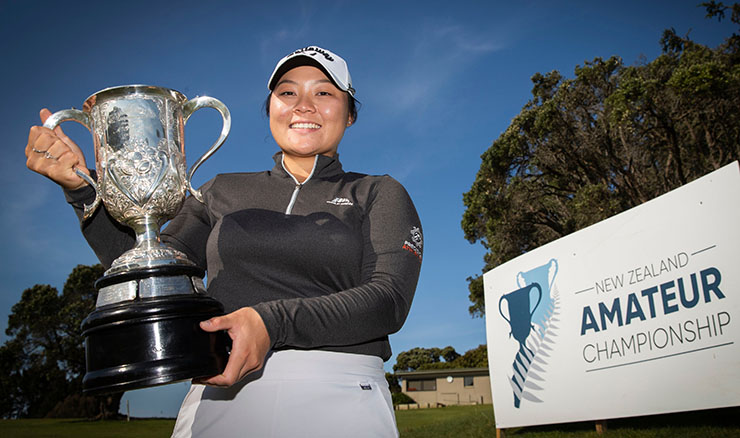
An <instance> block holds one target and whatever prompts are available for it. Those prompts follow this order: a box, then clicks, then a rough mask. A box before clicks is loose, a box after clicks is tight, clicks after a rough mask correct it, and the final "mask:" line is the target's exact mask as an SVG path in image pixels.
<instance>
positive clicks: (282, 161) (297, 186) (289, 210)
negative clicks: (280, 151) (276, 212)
mask: <svg viewBox="0 0 740 438" xmlns="http://www.w3.org/2000/svg"><path fill="white" fill-rule="evenodd" d="M318 162H319V156H318V155H316V156H315V157H314V161H313V168H312V169H311V173H310V174H309V175H308V178H306V180H305V181H303V182H302V183H300V182H298V180H297V179H296V178H295V177H294V176H293V174H292V173H290V172H289V171H288V169H287V168H286V167H285V155H283V156H282V158H281V159H280V164H281V165H282V166H283V170H284V171H285V173H287V174H288V175H290V177H291V178H293V182H294V183H295V187H294V188H293V194H292V195H291V196H290V202H288V208H286V209H285V214H286V215H288V214H291V213H292V212H293V205H295V201H296V199H298V192H299V191H301V187H303V185H304V184H306V183H307V182H308V181H309V180H310V179H311V177H312V176H313V173H314V172H315V171H316V164H317V163H318Z"/></svg>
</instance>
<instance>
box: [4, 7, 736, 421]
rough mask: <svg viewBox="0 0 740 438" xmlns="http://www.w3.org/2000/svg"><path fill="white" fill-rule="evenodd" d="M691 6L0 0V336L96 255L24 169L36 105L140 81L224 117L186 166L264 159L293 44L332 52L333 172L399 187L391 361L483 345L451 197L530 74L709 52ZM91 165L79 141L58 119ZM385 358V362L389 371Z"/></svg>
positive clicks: (174, 394) (56, 196) (706, 33)
mask: <svg viewBox="0 0 740 438" xmlns="http://www.w3.org/2000/svg"><path fill="white" fill-rule="evenodd" d="M699 2H700V1H699V0H695V1H683V0H680V1H679V0H672V1H648V2H645V1H632V0H628V1H620V2H599V1H559V2H555V1H521V2H508V1H485V2H484V1H458V2H449V1H408V2H406V1H373V2H370V1H331V0H323V1H282V2H265V1H259V2H252V1H212V2H208V5H206V2H202V1H190V0H184V1H179V2H157V1H153V0H150V1H146V2H144V1H138V0H132V1H122V2H101V1H97V2H92V1H76V2H51V1H33V2H32V1H22V0H2V1H0V55H1V56H0V59H2V64H3V67H2V69H1V70H0V75H1V77H2V81H3V83H5V84H6V87H7V88H6V90H5V92H4V98H5V100H4V102H5V103H4V104H3V105H2V106H1V107H0V126H1V127H2V130H1V131H0V132H3V134H4V139H3V142H2V143H0V147H1V148H2V150H3V152H4V156H5V157H6V158H5V159H4V160H2V161H1V162H0V187H3V188H4V189H5V192H6V195H5V197H4V199H3V202H2V208H1V209H0V229H2V230H3V231H4V233H5V245H4V246H3V249H2V251H1V252H0V278H2V279H3V281H2V283H1V284H0V328H2V329H3V333H2V334H1V335H0V341H4V340H5V339H6V337H5V335H4V329H5V327H6V326H7V315H8V313H9V312H10V308H11V306H12V305H13V304H14V303H16V302H17V301H18V299H19V298H20V295H21V293H22V291H23V290H24V289H26V288H29V287H32V286H33V285H34V284H38V283H41V284H51V285H53V286H56V287H57V288H59V289H60V290H61V287H62V285H63V282H64V280H65V279H66V277H67V275H68V274H69V273H70V272H71V270H72V268H73V267H74V266H76V265H77V264H93V263H96V259H95V256H94V255H93V253H92V251H91V250H89V249H88V247H87V246H86V243H85V242H84V240H83V238H82V237H81V235H80V233H79V227H78V224H77V221H76V218H75V216H74V214H73V213H72V211H71V209H70V208H69V207H68V206H67V205H66V203H65V201H64V199H63V196H62V193H61V190H60V189H59V188H58V187H56V186H55V185H54V184H53V183H51V182H50V181H48V180H46V179H45V178H43V177H41V176H38V175H36V174H33V173H32V172H30V171H29V170H27V169H26V167H25V157H24V155H23V149H24V147H25V144H26V140H27V136H28V128H29V127H30V126H31V125H33V124H37V123H38V110H39V109H40V108H42V107H44V106H46V107H49V108H50V109H51V110H52V111H56V110H60V109H65V108H70V107H73V106H74V107H77V108H80V107H81V106H82V102H83V101H84V100H85V98H86V97H87V96H89V95H91V94H93V93H95V92H96V91H98V90H100V89H103V88H107V87H110V86H115V85H125V84H141V83H143V84H151V85H158V86H164V87H168V88H173V89H176V90H179V91H181V92H183V93H184V94H185V95H187V96H188V97H194V96H196V95H209V96H213V97H216V98H218V99H220V100H221V101H223V102H224V103H225V104H226V105H227V106H228V107H229V109H230V110H231V114H232V121H233V125H232V129H231V134H230V136H229V139H228V140H227V141H226V143H225V144H224V146H223V147H222V148H221V150H219V152H217V153H216V155H215V156H214V157H213V158H211V159H210V160H209V161H208V162H206V164H205V165H203V166H202V167H201V168H200V169H199V170H198V173H197V174H196V177H195V184H194V185H199V184H202V183H203V182H205V181H207V180H208V179H210V178H211V177H213V176H214V175H215V174H217V173H223V172H234V171H258V170H264V169H266V168H270V167H271V166H272V161H271V158H270V157H271V155H272V154H273V152H275V151H276V150H277V146H276V145H275V143H274V142H273V141H272V139H271V137H270V133H269V127H268V123H267V118H266V117H265V116H264V115H263V114H262V112H261V106H262V102H263V101H264V99H265V97H266V96H267V88H266V81H267V79H268V77H269V75H270V73H271V72H272V69H273V67H274V65H275V63H276V62H277V60H278V59H280V58H281V57H282V56H284V55H285V54H287V53H288V52H290V51H292V50H294V49H296V48H299V47H303V46H306V45H310V44H316V45H319V46H322V47H325V48H328V49H330V50H332V51H334V52H336V53H338V54H340V55H341V56H343V57H344V58H345V59H346V60H347V61H348V64H349V66H350V71H351V73H352V77H353V80H354V83H355V88H356V89H357V98H358V99H359V100H360V101H361V102H362V109H361V110H360V114H359V118H358V122H357V123H356V124H355V125H354V126H353V127H351V128H350V129H349V130H348V131H347V133H346V135H345V138H344V140H343V142H342V144H341V145H340V149H339V152H340V156H341V159H342V162H343V165H344V168H345V169H347V170H352V171H358V172H364V173H370V174H386V173H387V174H390V175H391V176H393V177H395V178H396V179H398V180H399V181H400V182H401V183H402V184H404V186H405V187H406V189H407V190H408V192H409V193H410V194H411V197H412V198H413V200H414V202H415V204H416V207H417V209H418V211H419V215H420V216H421V219H422V224H423V227H424V232H425V236H424V237H425V254H424V264H423V267H422V273H421V278H420V281H419V286H418V288H417V294H416V298H415V301H414V304H413V306H412V309H411V313H410V315H409V317H408V320H407V322H406V325H405V326H404V327H403V329H402V330H401V331H400V332H399V333H397V334H394V335H392V336H391V345H392V348H393V350H394V353H398V352H401V351H404V350H408V349H410V348H413V347H417V346H422V347H435V346H437V347H444V346H447V345H452V346H453V347H455V349H456V350H457V351H458V352H460V353H463V352H465V351H467V350H469V349H471V348H475V347H477V346H478V345H479V344H482V343H485V342H486V339H485V326H484V324H485V323H484V320H483V319H481V318H477V319H473V318H471V316H470V315H469V313H468V310H467V309H468V306H469V305H470V303H469V301H468V291H467V282H466V280H465V279H466V278H467V277H468V276H470V275H474V274H478V273H480V270H481V267H482V266H483V262H482V255H483V248H482V247H481V246H480V245H471V244H469V243H468V242H467V241H466V240H465V239H464V238H463V233H462V230H461V228H460V220H461V216H462V213H463V205H462V193H463V192H465V191H467V190H468V189H469V188H470V185H471V183H472V182H473V180H474V179H475V174H476V172H477V170H478V168H479V166H480V155H481V154H482V153H483V152H484V151H485V150H486V149H487V148H488V147H489V146H490V144H491V142H492V141H493V140H494V139H495V138H496V137H498V135H499V134H500V133H501V132H502V131H503V130H504V129H506V127H507V126H508V124H509V122H510V121H511V119H512V118H513V117H514V116H515V115H517V114H518V113H519V111H520V110H521V108H522V106H523V105H524V104H525V103H526V102H527V100H528V99H529V96H530V90H531V81H530V77H531V76H532V75H533V74H534V73H537V72H543V73H544V72H549V71H552V70H559V71H560V72H561V73H563V74H564V75H565V76H567V77H572V76H573V70H574V67H575V66H576V65H583V64H584V62H585V61H589V60H592V59H593V58H595V57H603V58H607V57H609V56H612V55H618V56H621V57H622V59H623V60H624V62H625V63H626V64H628V65H629V64H634V63H637V62H639V60H640V58H641V57H644V58H646V59H647V60H652V59H654V58H655V57H656V56H658V55H659V53H660V47H659V40H660V36H661V34H662V31H663V29H666V28H669V27H673V28H675V29H676V31H677V32H678V33H679V34H681V35H684V34H686V33H687V32H690V36H691V38H693V39H694V40H695V41H698V42H700V43H703V44H707V45H710V46H716V45H717V44H719V43H720V42H721V41H722V39H723V38H724V37H726V36H728V35H730V33H731V32H732V31H733V30H734V26H733V25H732V24H731V23H729V21H723V22H722V23H717V21H716V20H707V19H705V18H704V11H703V9H701V8H699V7H697V6H696V5H697V4H698V3H699ZM220 123H221V122H220V117H219V116H218V114H217V113H216V112H215V111H213V110H201V111H199V112H197V113H196V114H195V115H194V116H193V117H191V118H190V120H189V121H188V125H187V127H186V139H187V140H186V150H187V152H188V157H189V160H190V162H192V161H193V160H194V158H195V157H197V156H198V155H200V154H201V153H202V152H204V151H205V150H206V148H207V146H208V145H210V144H211V143H212V142H213V141H214V140H215V138H216V137H217V135H218V132H219V130H220ZM64 127H65V130H66V131H67V133H68V134H69V135H70V136H71V137H72V138H73V139H75V140H76V141H78V143H79V144H80V145H81V146H82V148H83V150H84V151H85V152H86V156H87V157H88V164H89V165H92V164H91V163H92V162H93V155H92V141H91V137H90V134H89V133H88V132H87V131H86V130H85V129H84V128H82V127H81V126H79V125H77V124H72V123H66V124H65V125H64ZM393 363H395V355H394V357H393V358H392V359H391V360H390V361H388V362H387V363H386V369H387V370H390V369H391V368H392V365H393ZM186 390H187V384H185V383H180V384H175V385H169V386H166V387H162V388H154V389H148V390H142V391H135V392H131V393H128V394H127V395H126V396H125V398H124V401H123V403H122V408H123V409H124V410H125V407H126V401H127V400H129V401H130V406H131V413H132V415H136V416H174V415H175V414H176V412H177V409H178V407H179V404H180V401H181V399H182V396H183V395H184V393H185V391H186Z"/></svg>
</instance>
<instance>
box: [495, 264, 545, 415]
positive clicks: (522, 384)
mask: <svg viewBox="0 0 740 438" xmlns="http://www.w3.org/2000/svg"><path fill="white" fill-rule="evenodd" d="M557 272H558V262H557V260H555V259H551V260H550V261H549V262H547V263H545V264H544V265H541V266H538V267H536V268H533V269H530V270H528V271H525V272H519V273H518V274H517V276H516V282H517V286H518V287H519V289H517V290H515V291H513V292H510V293H508V294H505V295H503V296H501V298H500V299H499V303H498V306H499V313H500V314H501V316H502V317H503V318H504V319H505V320H506V322H508V323H509V327H511V332H510V333H509V336H510V337H513V338H514V339H516V341H517V342H519V349H518V351H517V353H516V355H515V357H514V363H513V364H512V368H513V371H514V374H513V375H512V377H511V386H512V389H513V390H514V406H515V407H517V408H518V407H519V405H520V403H521V400H522V399H523V398H524V399H527V400H529V401H532V402H535V403H541V402H542V400H540V399H539V398H538V397H536V396H535V395H534V394H533V393H532V392H533V391H538V390H541V389H542V388H541V387H540V386H538V385H537V384H535V383H533V382H532V381H531V380H528V378H532V379H537V380H540V381H542V378H541V376H538V375H537V373H538V372H539V373H543V372H544V371H545V370H544V369H543V368H542V366H544V365H546V359H545V358H546V357H547V356H548V355H547V353H546V352H545V351H543V350H550V349H551V346H550V345H549V344H552V342H553V340H552V336H553V334H552V333H551V332H552V330H553V329H555V328H556V326H555V325H554V321H556V316H557V314H558V298H557V291H556V290H555V289H554V288H553V285H554V281H555V276H556V275H557ZM534 290H536V291H537V300H536V302H534V299H533V297H532V291H534ZM504 300H506V303H507V306H506V308H507V310H508V314H509V316H508V318H507V317H506V315H504V312H503V310H502V306H501V304H502V303H503V301H504ZM533 302H534V305H532V303H533ZM535 362H538V364H536V363H535Z"/></svg>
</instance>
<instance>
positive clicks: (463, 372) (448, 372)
mask: <svg viewBox="0 0 740 438" xmlns="http://www.w3.org/2000/svg"><path fill="white" fill-rule="evenodd" d="M487 375H488V368H438V369H432V370H420V371H399V372H397V373H396V376H397V377H400V378H402V379H408V378H414V377H427V378H437V377H447V376H453V377H455V376H487Z"/></svg>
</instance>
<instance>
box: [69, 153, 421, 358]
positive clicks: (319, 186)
mask: <svg viewBox="0 0 740 438" xmlns="http://www.w3.org/2000/svg"><path fill="white" fill-rule="evenodd" d="M201 192H202V194H203V198H204V203H200V202H198V201H197V200H196V199H195V198H193V197H192V196H190V197H188V198H187V199H186V200H185V203H184V204H183V207H182V208H181V210H180V212H179V213H178V214H177V215H176V216H175V217H174V218H173V219H172V220H171V221H170V223H169V224H168V225H167V227H166V228H165V229H164V231H163V232H162V240H163V241H164V242H167V243H168V244H170V245H171V246H172V247H174V248H176V249H178V250H180V251H182V252H184V253H185V254H186V255H187V256H188V257H189V258H190V259H191V260H192V261H194V262H195V263H196V264H197V265H198V266H201V267H203V268H205V269H206V270H207V273H208V288H207V289H208V294H209V295H211V296H212V297H214V298H216V299H217V300H219V301H221V302H222V303H223V304H224V307H225V309H226V312H231V311H234V310H237V309H239V308H241V307H246V306H251V307H253V308H254V309H255V310H256V311H257V312H258V313H259V314H260V316H261V317H262V320H263V321H264V323H265V326H266V327H267V331H268V333H269V335H270V340H271V342H272V348H273V349H287V348H293V349H320V350H328V351H339V352H349V353H360V354H370V355H375V356H379V357H381V358H382V359H383V360H387V359H389V358H390V356H391V349H390V344H389V342H388V335H389V334H391V333H394V332H396V331H398V330H399V329H400V328H401V326H402V325H403V323H404V321H405V319H406V316H407V314H408V311H409V308H410V306H411V301H412V298H413V296H414V291H415V289H416V284H417V281H418V277H419V272H420V268H421V259H422V249H423V239H422V233H421V224H420V222H419V218H418V215H417V213H416V209H415V208H414V205H413V203H412V201H411V199H410V198H409V196H408V194H407V193H406V190H405V189H404V188H403V187H402V186H401V184H399V183H398V182H397V181H396V180H394V179H393V178H391V177H389V176H387V175H384V176H371V175H365V174H359V173H353V172H344V171H343V170H342V165H341V163H340V162H339V160H338V157H326V156H323V155H319V156H317V158H316V162H315V165H314V169H313V172H312V173H311V175H310V176H309V177H308V178H307V179H306V181H304V182H303V183H298V182H297V181H296V180H295V179H294V178H293V176H292V175H291V174H290V173H288V172H287V171H286V170H285V168H284V166H283V165H282V154H281V153H278V154H276V155H275V167H274V168H273V169H272V170H271V171H264V172H254V173H232V174H221V175H218V176H216V177H215V178H214V179H212V180H211V181H209V182H207V183H206V184H205V185H203V187H202V188H201ZM93 196H94V192H93V190H92V188H90V187H85V188H82V189H79V190H76V191H72V192H67V199H68V201H69V202H70V203H71V204H72V205H73V207H74V208H75V210H76V212H77V214H78V216H79V217H81V215H82V205H83V204H84V203H89V202H90V200H91V199H92V197H93ZM82 231H83V234H84V235H85V238H86V239H87V240H88V242H89V243H90V245H91V247H92V248H93V250H94V251H95V253H96V254H97V255H98V258H99V259H100V260H101V262H102V263H103V264H104V265H105V266H110V263H111V262H112V261H113V260H114V259H115V258H116V257H118V256H119V255H120V254H122V253H123V252H124V251H125V250H127V249H128V248H130V247H132V246H133V244H134V240H135V239H134V236H133V233H132V232H131V231H130V230H129V229H128V228H126V227H124V226H123V225H120V224H118V223H117V222H115V220H113V219H112V218H111V217H110V216H109V215H108V214H107V212H106V211H105V210H104V209H103V208H101V209H100V210H98V212H96V213H95V214H94V216H93V217H92V218H90V219H89V220H87V221H83V222H82Z"/></svg>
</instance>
